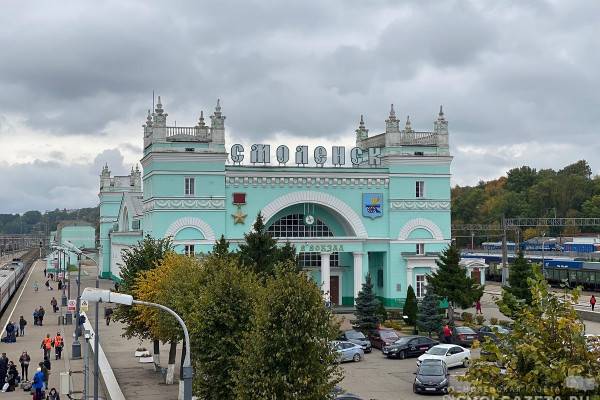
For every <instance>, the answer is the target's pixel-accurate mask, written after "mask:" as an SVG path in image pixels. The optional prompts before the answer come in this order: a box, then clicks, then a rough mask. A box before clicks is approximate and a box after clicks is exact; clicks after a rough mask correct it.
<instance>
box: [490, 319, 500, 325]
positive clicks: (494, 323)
mask: <svg viewBox="0 0 600 400" xmlns="http://www.w3.org/2000/svg"><path fill="white" fill-rule="evenodd" d="M490 324H491V325H498V318H496V317H492V318H490Z"/></svg>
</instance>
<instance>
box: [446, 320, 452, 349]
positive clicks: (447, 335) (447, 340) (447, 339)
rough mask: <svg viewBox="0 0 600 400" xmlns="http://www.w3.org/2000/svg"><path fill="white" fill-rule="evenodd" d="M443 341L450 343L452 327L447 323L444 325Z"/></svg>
mask: <svg viewBox="0 0 600 400" xmlns="http://www.w3.org/2000/svg"><path fill="white" fill-rule="evenodd" d="M444 341H445V342H446V343H448V344H450V343H452V329H450V327H449V326H448V324H446V325H444Z"/></svg>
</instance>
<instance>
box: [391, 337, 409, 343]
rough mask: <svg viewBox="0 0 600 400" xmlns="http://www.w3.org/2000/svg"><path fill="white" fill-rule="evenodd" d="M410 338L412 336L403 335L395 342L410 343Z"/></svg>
mask: <svg viewBox="0 0 600 400" xmlns="http://www.w3.org/2000/svg"><path fill="white" fill-rule="evenodd" d="M410 339H411V338H409V337H401V338H400V339H398V340H396V341H395V342H394V344H405V343H408V341H409V340H410Z"/></svg>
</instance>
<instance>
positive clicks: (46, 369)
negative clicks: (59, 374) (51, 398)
mask: <svg viewBox="0 0 600 400" xmlns="http://www.w3.org/2000/svg"><path fill="white" fill-rule="evenodd" d="M39 365H40V368H42V372H43V373H44V389H45V390H47V389H48V380H50V368H51V367H52V366H51V364H50V359H49V358H48V357H44V361H42V362H40V364H39Z"/></svg>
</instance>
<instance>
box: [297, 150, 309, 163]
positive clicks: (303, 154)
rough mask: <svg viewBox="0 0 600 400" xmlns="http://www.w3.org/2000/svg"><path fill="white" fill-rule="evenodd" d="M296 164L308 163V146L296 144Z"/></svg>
mask: <svg viewBox="0 0 600 400" xmlns="http://www.w3.org/2000/svg"><path fill="white" fill-rule="evenodd" d="M296 164H298V165H300V164H302V165H306V164H308V146H296Z"/></svg>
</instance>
